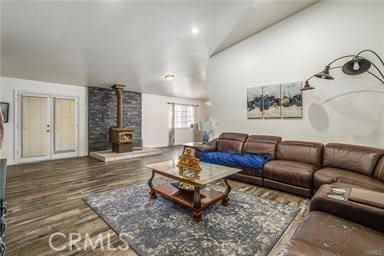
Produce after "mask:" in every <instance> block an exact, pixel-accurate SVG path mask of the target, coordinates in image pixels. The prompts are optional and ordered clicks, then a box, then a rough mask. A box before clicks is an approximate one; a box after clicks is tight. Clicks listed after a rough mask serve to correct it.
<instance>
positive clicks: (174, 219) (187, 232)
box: [85, 180, 298, 256]
mask: <svg viewBox="0 0 384 256" xmlns="http://www.w3.org/2000/svg"><path fill="white" fill-rule="evenodd" d="M161 182H165V181H164V180H162V181H161ZM154 183H156V182H154ZM210 187H211V188H212V187H214V188H215V189H218V190H221V191H223V190H224V188H221V187H218V186H210ZM148 191H149V188H148V186H147V185H146V184H137V185H131V186H128V187H124V188H120V189H116V190H112V191H107V192H102V193H98V194H95V195H91V196H88V197H87V198H85V201H86V202H87V203H88V205H89V206H90V207H91V208H93V210H94V211H95V212H96V213H97V214H98V215H99V216H100V217H101V218H102V219H103V220H104V221H105V222H106V223H107V224H109V225H110V226H111V227H112V228H113V229H114V230H115V231H116V232H117V233H118V234H120V233H121V232H124V233H125V235H124V236H123V237H124V238H125V239H126V240H127V243H128V244H129V245H130V247H131V248H132V249H133V250H134V251H135V252H136V253H137V254H139V255H148V256H149V255H178V256H182V255H210V256H211V255H267V254H268V252H269V251H270V250H271V249H272V247H273V246H274V244H275V243H276V242H277V240H278V239H279V238H280V236H281V235H282V234H283V233H284V231H285V230H286V229H287V227H288V226H289V224H290V223H291V222H292V220H293V219H294V218H295V216H296V214H297V212H298V208H296V207H294V206H290V205H283V204H278V203H276V202H272V201H269V200H264V199H260V198H258V197H256V196H253V195H249V194H245V193H241V192H236V191H232V192H231V193H230V195H229V196H230V200H231V201H230V205H229V206H227V207H223V206H221V204H220V203H217V204H215V205H213V206H211V207H210V208H208V209H206V210H204V211H203V221H202V222H200V223H198V224H197V223H195V222H194V221H193V220H192V211H191V210H188V209H184V208H182V207H181V206H178V205H176V204H174V203H172V202H170V201H168V200H166V199H164V198H162V197H160V196H158V198H157V199H156V200H151V199H149V194H148Z"/></svg>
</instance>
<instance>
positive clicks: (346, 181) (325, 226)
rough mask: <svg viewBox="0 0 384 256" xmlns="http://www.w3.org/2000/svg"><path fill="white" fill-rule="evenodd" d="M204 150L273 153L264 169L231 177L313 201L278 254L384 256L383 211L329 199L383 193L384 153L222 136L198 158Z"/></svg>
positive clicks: (271, 138)
mask: <svg viewBox="0 0 384 256" xmlns="http://www.w3.org/2000/svg"><path fill="white" fill-rule="evenodd" d="M204 151H221V152H234V153H243V154H268V155H270V156H271V157H272V160H271V161H270V162H268V163H266V164H265V165H264V168H263V169H243V170H242V171H241V172H240V173H238V174H236V175H234V176H232V177H231V178H233V179H235V180H239V181H243V182H247V183H252V184H256V185H260V186H265V187H270V188H274V189H278V190H282V191H285V192H289V193H292V194H296V195H300V196H305V197H312V196H313V198H312V199H311V202H310V213H309V214H308V215H307V216H306V218H305V219H304V221H303V222H302V223H301V224H300V226H299V227H298V228H297V230H296V231H295V233H294V234H293V236H292V238H291V240H290V241H289V242H288V243H286V244H285V245H284V246H283V247H282V249H281V251H280V254H279V255H284V256H288V255H289V256H302V255H316V256H317V255H320V256H321V255H324V256H325V255H348V256H349V255H384V233H383V232H384V208H381V207H374V206H372V205H367V204H363V203H357V202H353V201H350V200H336V199H332V198H329V197H328V193H329V191H330V190H331V189H332V188H333V187H338V188H344V189H346V190H347V191H350V189H352V188H363V189H368V190H370V191H377V192H380V193H381V192H382V193H384V150H383V149H377V148H371V147H364V146H358V145H347V144H340V143H329V144H326V145H323V144H321V143H317V142H305V141H282V139H281V137H278V136H264V135H250V136H248V135H247V134H242V133H223V134H221V135H220V136H219V137H218V138H217V139H216V140H213V141H211V142H210V143H209V144H206V145H202V146H198V147H196V153H197V155H199V154H200V153H201V152H204ZM379 196H380V198H382V194H380V195H379ZM383 205H384V202H383Z"/></svg>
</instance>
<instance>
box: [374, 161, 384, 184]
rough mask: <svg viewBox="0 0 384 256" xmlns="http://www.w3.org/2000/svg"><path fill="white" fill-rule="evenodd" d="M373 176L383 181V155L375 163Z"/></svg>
mask: <svg viewBox="0 0 384 256" xmlns="http://www.w3.org/2000/svg"><path fill="white" fill-rule="evenodd" d="M373 177H375V178H376V179H378V180H381V181H384V156H382V157H381V158H380V160H379V162H378V163H377V165H376V169H375V171H374V172H373Z"/></svg>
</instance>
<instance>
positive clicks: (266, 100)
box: [247, 82, 303, 119]
mask: <svg viewBox="0 0 384 256" xmlns="http://www.w3.org/2000/svg"><path fill="white" fill-rule="evenodd" d="M301 88H302V82H289V83H281V84H272V85H266V86H258V87H250V88H248V89H247V117H248V118H249V119H261V118H302V117H303V97H302V92H301Z"/></svg>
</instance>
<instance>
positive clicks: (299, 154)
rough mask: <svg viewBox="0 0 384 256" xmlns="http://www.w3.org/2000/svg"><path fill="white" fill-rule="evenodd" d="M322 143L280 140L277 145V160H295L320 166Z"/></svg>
mask: <svg viewBox="0 0 384 256" xmlns="http://www.w3.org/2000/svg"><path fill="white" fill-rule="evenodd" d="M322 150H323V144H321V143H317V142H308V141H282V142H280V143H279V145H278V147H277V154H276V157H277V159H279V160H289V161H297V162H302V163H307V164H313V165H315V166H321V155H322Z"/></svg>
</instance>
